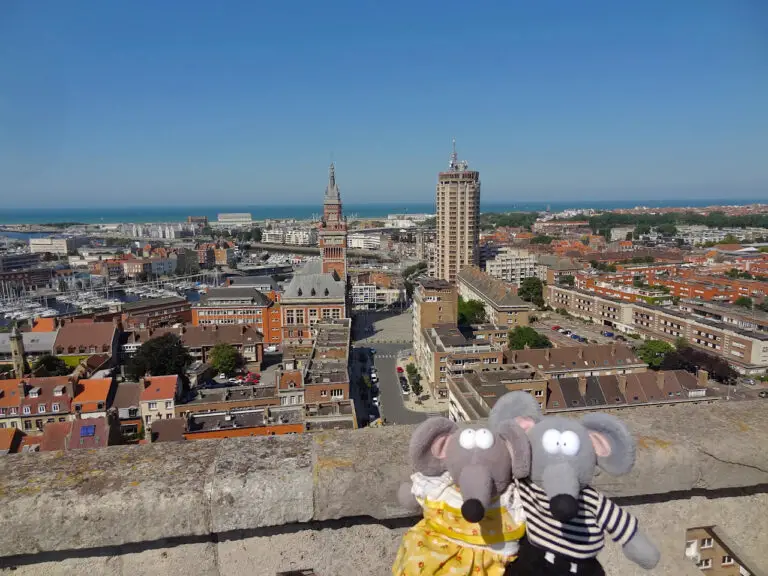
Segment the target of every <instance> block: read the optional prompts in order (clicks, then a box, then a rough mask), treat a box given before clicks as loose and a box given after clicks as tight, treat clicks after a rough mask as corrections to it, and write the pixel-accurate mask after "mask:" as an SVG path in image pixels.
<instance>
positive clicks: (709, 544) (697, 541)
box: [685, 526, 765, 576]
mask: <svg viewBox="0 0 768 576" xmlns="http://www.w3.org/2000/svg"><path fill="white" fill-rule="evenodd" d="M685 557H686V558H688V559H689V560H691V561H692V562H693V563H694V564H695V565H696V566H697V567H698V568H699V569H700V570H701V573H702V574H705V575H706V576H761V575H764V574H765V572H763V571H762V569H763V564H759V565H758V564H757V561H756V560H757V559H754V558H748V557H746V556H745V554H744V552H743V551H742V550H740V547H739V545H738V544H737V543H736V542H734V541H733V540H731V538H730V537H728V535H727V534H726V533H725V531H723V530H722V529H721V528H720V527H719V526H697V527H693V528H689V529H688V530H686V531H685ZM758 570H759V572H758Z"/></svg>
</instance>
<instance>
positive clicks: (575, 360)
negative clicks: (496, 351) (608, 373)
mask: <svg viewBox="0 0 768 576" xmlns="http://www.w3.org/2000/svg"><path fill="white" fill-rule="evenodd" d="M504 357H505V360H506V362H507V363H509V364H515V363H518V362H527V363H528V364H531V365H532V366H533V367H534V368H538V369H539V370H544V371H547V372H554V371H562V370H584V369H587V368H592V369H602V370H606V369H609V368H611V367H621V368H624V367H628V366H633V365H643V364H644V363H643V361H642V360H640V359H639V358H638V357H637V356H635V354H634V352H633V351H632V349H631V348H630V347H629V346H625V345H623V344H603V345H590V346H565V347H563V348H530V349H528V350H505V351H504Z"/></svg>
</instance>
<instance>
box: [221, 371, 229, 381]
mask: <svg viewBox="0 0 768 576" xmlns="http://www.w3.org/2000/svg"><path fill="white" fill-rule="evenodd" d="M226 379H227V375H226V374H224V372H222V373H221V374H219V380H226Z"/></svg>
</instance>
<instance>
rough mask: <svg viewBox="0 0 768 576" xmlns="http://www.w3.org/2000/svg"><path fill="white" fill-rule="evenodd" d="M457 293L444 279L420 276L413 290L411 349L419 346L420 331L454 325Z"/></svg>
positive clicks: (457, 306) (457, 307) (457, 299)
mask: <svg viewBox="0 0 768 576" xmlns="http://www.w3.org/2000/svg"><path fill="white" fill-rule="evenodd" d="M458 310H459V295H458V292H457V291H456V287H455V286H453V285H452V284H450V283H449V282H447V281H445V280H437V279H434V278H421V279H419V280H418V281H417V284H416V287H415V289H414V291H413V323H412V326H413V349H414V350H418V349H419V348H420V347H421V341H422V333H423V332H422V331H423V330H426V329H428V328H433V327H434V326H438V325H446V326H456V323H457V321H458V313H459V312H458Z"/></svg>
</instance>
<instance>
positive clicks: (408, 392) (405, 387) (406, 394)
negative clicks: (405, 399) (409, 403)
mask: <svg viewBox="0 0 768 576" xmlns="http://www.w3.org/2000/svg"><path fill="white" fill-rule="evenodd" d="M410 393H411V389H410V388H409V387H408V385H407V384H406V385H405V386H403V396H408V394H410Z"/></svg>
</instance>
